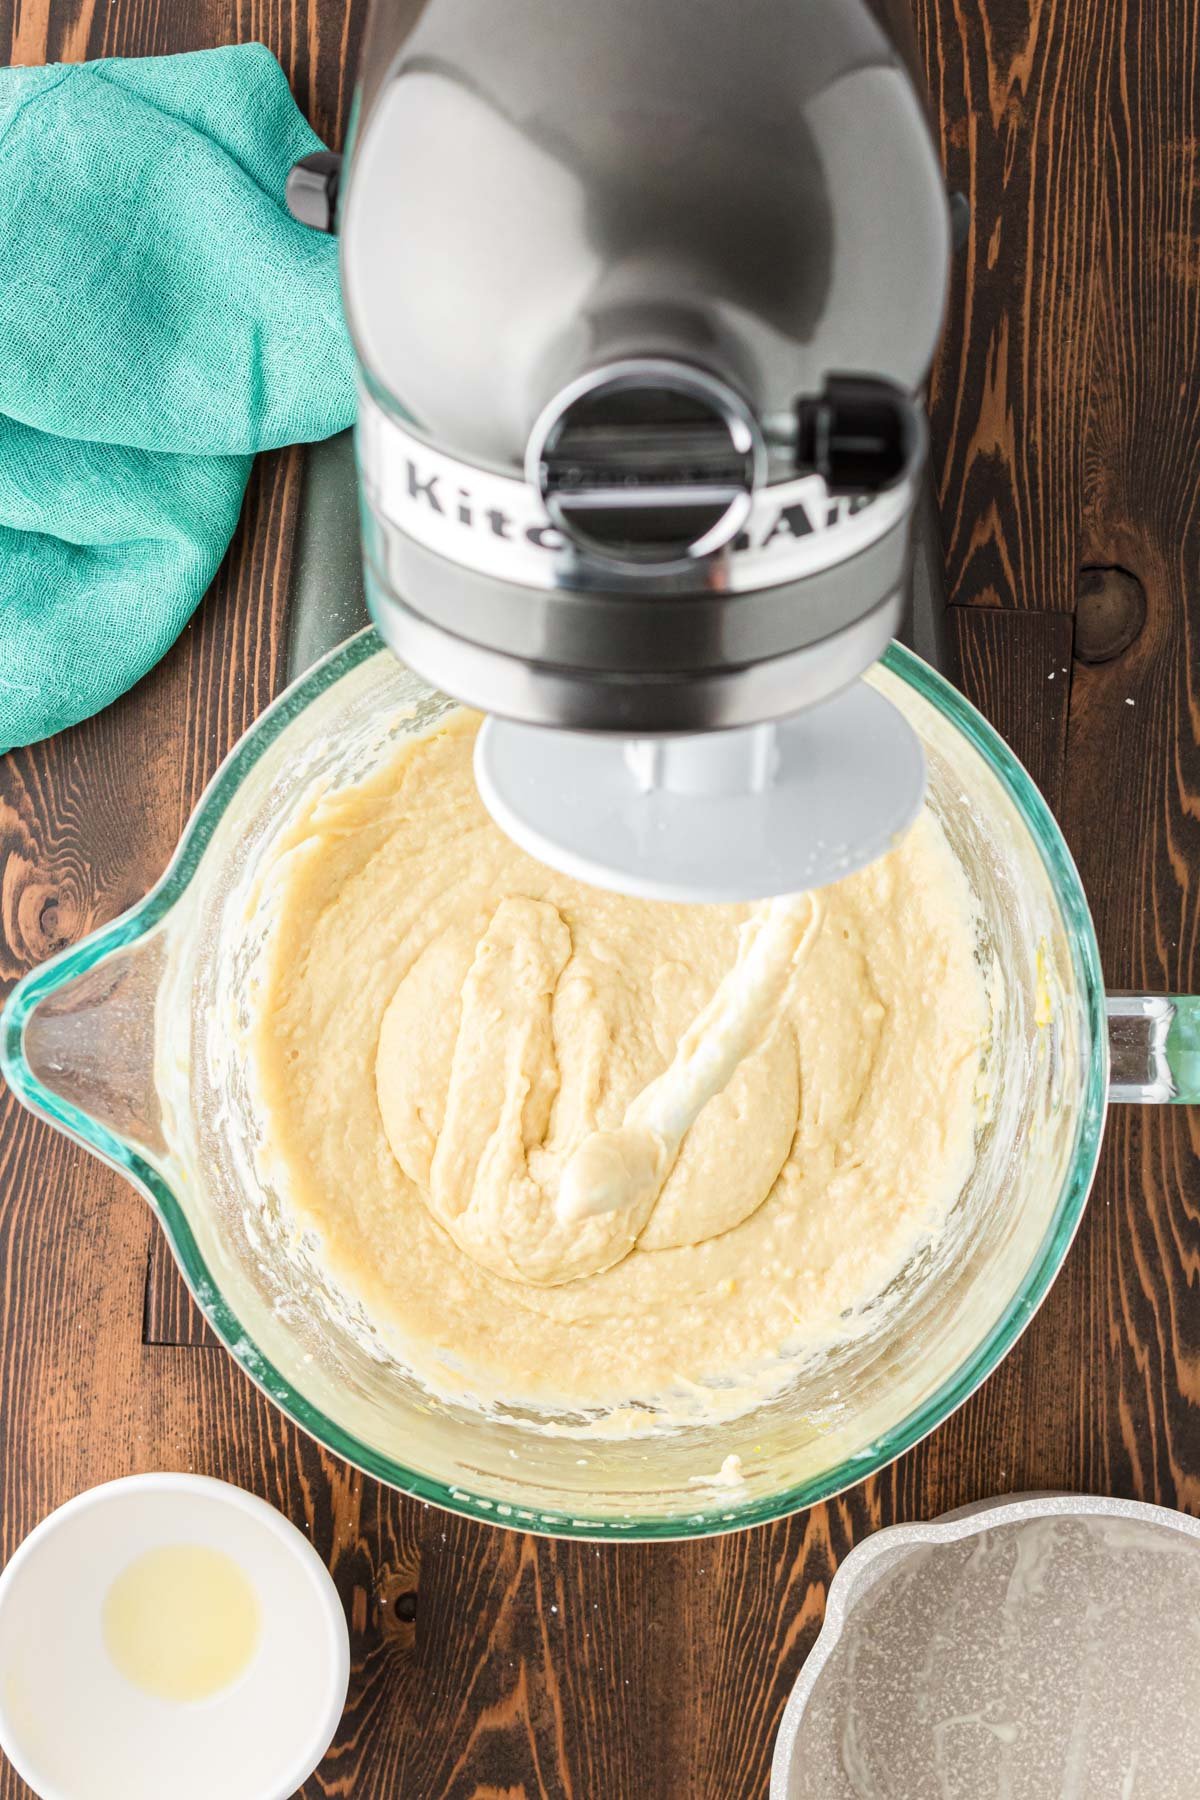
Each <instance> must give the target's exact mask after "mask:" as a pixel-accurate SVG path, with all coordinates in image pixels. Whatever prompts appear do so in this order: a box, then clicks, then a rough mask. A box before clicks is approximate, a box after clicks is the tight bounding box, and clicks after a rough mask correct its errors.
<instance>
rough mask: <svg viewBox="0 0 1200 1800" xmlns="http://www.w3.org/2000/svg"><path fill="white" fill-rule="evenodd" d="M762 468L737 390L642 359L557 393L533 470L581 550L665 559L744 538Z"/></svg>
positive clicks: (534, 444)
mask: <svg viewBox="0 0 1200 1800" xmlns="http://www.w3.org/2000/svg"><path fill="white" fill-rule="evenodd" d="M762 466H763V451H762V446H761V440H760V437H759V434H758V430H757V427H756V425H755V422H754V418H753V415H752V414H751V412H750V409H749V407H748V406H747V405H746V403H745V401H744V400H742V398H741V396H740V395H738V394H736V393H735V392H734V391H733V389H731V388H729V387H727V386H726V385H725V383H724V382H721V381H719V380H717V379H716V378H715V377H713V376H710V375H709V374H708V373H707V371H704V370H701V369H692V368H690V367H688V366H687V365H686V364H682V363H673V362H669V361H667V360H662V361H658V360H654V359H650V358H645V359H639V360H636V361H630V362H628V363H620V364H610V365H609V366H607V367H606V368H604V369H601V370H597V371H594V372H592V373H591V374H588V375H586V376H584V377H582V378H581V380H579V381H577V382H575V383H573V384H572V385H571V386H570V387H569V388H567V389H566V390H565V391H564V392H563V393H561V394H559V395H558V396H557V397H556V399H555V400H554V401H553V402H552V403H551V405H550V406H549V407H548V408H547V409H546V411H545V412H544V413H543V414H542V417H541V419H539V421H538V423H537V425H536V426H535V428H534V431H533V434H532V436H531V439H530V446H529V455H528V461H527V472H528V476H529V479H530V481H531V482H532V483H533V484H534V485H535V486H536V487H537V488H538V489H539V490H540V492H541V495H542V498H543V500H544V501H545V504H546V509H547V511H548V512H549V514H550V517H551V518H552V520H553V521H554V523H555V525H556V526H558V528H559V529H560V530H561V531H562V532H563V533H564V534H565V535H566V536H567V537H568V538H569V539H570V540H571V542H572V543H573V544H574V545H575V546H576V548H577V549H579V550H580V551H582V552H583V553H585V554H586V555H588V556H591V557H600V558H602V559H604V560H606V561H616V562H621V563H639V564H646V563H655V564H660V565H661V564H669V563H679V562H685V561H688V560H690V559H694V558H697V557H702V556H707V555H710V554H712V553H713V552H714V551H716V550H719V549H720V548H722V546H723V545H725V544H727V543H729V542H730V541H731V540H732V539H733V538H735V537H736V536H737V534H738V532H739V531H740V530H741V528H742V526H743V525H744V524H745V522H746V519H747V517H748V516H749V512H750V503H751V499H752V497H753V493H754V488H755V486H756V484H757V482H758V480H759V479H760V476H761V472H762Z"/></svg>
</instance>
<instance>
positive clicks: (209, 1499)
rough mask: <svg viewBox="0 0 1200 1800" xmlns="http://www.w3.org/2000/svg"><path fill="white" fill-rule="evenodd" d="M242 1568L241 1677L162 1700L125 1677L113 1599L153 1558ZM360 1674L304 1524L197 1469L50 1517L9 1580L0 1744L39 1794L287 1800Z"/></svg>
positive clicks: (4, 1598) (0, 1608)
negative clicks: (112, 1629) (202, 1557)
mask: <svg viewBox="0 0 1200 1800" xmlns="http://www.w3.org/2000/svg"><path fill="white" fill-rule="evenodd" d="M184 1544H186V1545H198V1546H202V1547H204V1548H206V1549H211V1550H217V1551H222V1552H224V1554H225V1555H226V1556H227V1557H230V1558H231V1559H232V1560H233V1561H234V1562H235V1563H236V1564H237V1565H238V1567H239V1568H240V1570H241V1572H242V1573H243V1575H245V1576H246V1577H247V1579H248V1581H249V1583H250V1585H251V1587H252V1588H253V1590H254V1593H255V1596H256V1598H257V1602H258V1619H259V1628H258V1636H257V1642H256V1644H255V1648H254V1650H253V1653H252V1655H251V1656H250V1659H249V1661H248V1663H247V1664H246V1665H245V1667H244V1669H243V1670H242V1671H241V1673H240V1674H239V1675H238V1676H237V1678H236V1679H235V1680H233V1681H232V1683H231V1684H230V1685H229V1686H227V1687H224V1688H222V1689H221V1690H220V1691H219V1692H216V1693H213V1694H211V1695H209V1696H208V1697H207V1698H205V1699H202V1700H193V1701H177V1700H167V1699H163V1698H159V1697H158V1696H156V1695H154V1694H151V1693H147V1692H145V1691H143V1690H142V1689H141V1688H140V1687H137V1686H135V1685H134V1684H133V1683H132V1682H131V1681H129V1680H127V1679H126V1677H125V1676H124V1675H122V1674H121V1673H120V1671H119V1670H118V1668H117V1666H116V1664H115V1663H114V1661H113V1658H112V1656H111V1655H110V1654H109V1651H108V1648H107V1646H106V1643H105V1638H104V1632H103V1626H102V1617H103V1608H104V1602H105V1597H106V1595H107V1594H108V1591H109V1589H110V1588H111V1586H112V1583H113V1581H114V1580H115V1578H116V1577H117V1576H118V1575H119V1574H120V1573H121V1572H122V1570H123V1569H125V1568H127V1567H128V1566H129V1565H130V1563H132V1562H133V1561H135V1559H136V1558H138V1557H139V1556H141V1555H142V1554H143V1553H144V1552H145V1551H147V1550H153V1549H156V1548H160V1547H166V1546H177V1545H184ZM349 1678H350V1640H349V1634H348V1632H347V1629H346V1619H345V1615H344V1613H343V1611H342V1606H341V1602H340V1600H339V1599H338V1594H337V1589H336V1588H335V1586H334V1584H333V1582H332V1580H331V1579H330V1576H329V1572H328V1570H327V1569H326V1568H325V1565H324V1563H323V1562H322V1561H321V1559H320V1557H319V1556H318V1555H317V1553H316V1551H315V1550H314V1549H313V1547H312V1545H311V1544H310V1543H309V1542H308V1541H307V1539H306V1538H304V1537H303V1536H302V1535H301V1533H300V1532H299V1531H297V1530H296V1527H295V1526H294V1525H292V1524H290V1523H289V1522H288V1520H287V1519H285V1518H283V1517H282V1515H281V1514H280V1513H278V1512H276V1511H275V1509H274V1507H271V1506H268V1505H267V1504H266V1502H265V1501H263V1500H259V1499H257V1498H256V1497H255V1496H254V1495H253V1494H246V1493H243V1492H242V1490H241V1489H240V1488H235V1487H230V1486H229V1485H228V1484H227V1483H226V1482H223V1481H211V1480H209V1479H207V1478H206V1477H204V1476H200V1475H134V1476H131V1477H129V1478H128V1479H127V1480H124V1481H112V1482H108V1483H107V1484H106V1485H104V1486H102V1487H95V1488H91V1489H89V1490H88V1491H87V1492H86V1493H83V1494H79V1495H77V1496H76V1498H75V1499H74V1500H69V1501H68V1502H67V1504H66V1505H65V1506H62V1507H60V1508H59V1509H58V1511H57V1512H54V1513H51V1514H50V1517H49V1518H47V1519H43V1521H42V1523H41V1524H40V1525H39V1526H37V1528H36V1529H35V1530H34V1531H32V1532H31V1533H30V1535H29V1536H28V1537H27V1538H26V1539H25V1541H24V1543H23V1544H21V1545H20V1547H19V1548H18V1550H17V1551H16V1553H15V1555H14V1556H13V1557H12V1558H11V1560H10V1561H9V1563H8V1565H7V1567H6V1568H5V1569H4V1572H3V1574H2V1575H0V1745H2V1746H3V1748H4V1750H5V1751H6V1752H7V1754H8V1756H9V1759H10V1760H11V1762H12V1763H13V1766H14V1767H15V1769H16V1770H17V1773H18V1774H19V1775H21V1776H22V1777H23V1778H24V1780H25V1781H26V1782H28V1784H29V1786H30V1787H31V1788H32V1789H33V1790H34V1792H35V1793H37V1794H39V1795H40V1796H41V1797H42V1800H167V1797H168V1796H169V1800H218V1797H219V1800H286V1797H287V1796H290V1795H291V1794H293V1793H294V1792H295V1790H296V1788H297V1787H299V1786H300V1784H301V1783H302V1782H303V1781H305V1780H306V1779H307V1778H308V1776H309V1775H310V1774H311V1773H312V1771H313V1770H314V1769H315V1768H316V1766H317V1764H318V1763H319V1762H320V1760H321V1758H322V1756H323V1755H324V1754H325V1751H326V1750H327V1748H328V1747H329V1744H330V1742H331V1740H332V1738H333V1734H334V1732H335V1731H336V1729H337V1725H338V1720H339V1719H340V1717H341V1714H342V1709H343V1707H344V1705H345V1701H346V1689H347V1685H348V1683H349Z"/></svg>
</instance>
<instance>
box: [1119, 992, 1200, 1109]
mask: <svg viewBox="0 0 1200 1800" xmlns="http://www.w3.org/2000/svg"><path fill="white" fill-rule="evenodd" d="M1105 1006H1106V1009H1107V1012H1108V1050H1109V1059H1110V1074H1109V1082H1108V1097H1109V1099H1110V1100H1114V1101H1126V1102H1142V1101H1152V1102H1155V1103H1158V1104H1161V1103H1162V1102H1164V1101H1168V1102H1174V1103H1176V1104H1179V1105H1197V1104H1200V996H1197V995H1194V994H1109V996H1108V998H1107V1000H1106V1001H1105Z"/></svg>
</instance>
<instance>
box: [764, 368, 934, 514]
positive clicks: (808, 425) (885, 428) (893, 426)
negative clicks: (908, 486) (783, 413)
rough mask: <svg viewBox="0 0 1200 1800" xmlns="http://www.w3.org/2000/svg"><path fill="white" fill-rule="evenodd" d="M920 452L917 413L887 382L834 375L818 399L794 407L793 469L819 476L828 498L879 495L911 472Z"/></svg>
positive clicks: (920, 428) (920, 425) (920, 423)
mask: <svg viewBox="0 0 1200 1800" xmlns="http://www.w3.org/2000/svg"><path fill="white" fill-rule="evenodd" d="M923 447H924V425H923V419H922V415H921V413H920V411H919V410H918V408H917V406H916V405H915V404H914V402H913V401H912V400H911V399H910V398H909V396H908V395H907V394H906V393H904V392H903V391H902V390H901V389H900V388H897V387H894V386H893V385H892V383H891V382H889V381H880V380H878V379H875V378H872V377H870V376H855V375H834V376H831V377H830V379H829V380H828V381H827V382H826V384H825V392H824V393H823V394H820V395H817V396H814V397H809V396H806V397H804V398H802V399H800V400H798V401H797V402H796V465H797V468H798V469H799V470H800V471H801V472H808V471H811V472H812V473H813V474H814V475H820V476H822V477H823V478H824V481H825V485H826V487H827V488H828V489H829V492H830V493H831V494H835V495H848V496H852V497H857V496H861V497H864V498H869V497H871V496H873V495H875V494H882V493H883V492H885V490H886V489H888V488H891V487H895V486H896V485H897V483H899V482H900V481H902V480H903V479H904V478H905V476H906V475H909V474H912V473H913V472H914V471H915V468H916V466H917V464H918V463H919V461H920V458H921V456H922V454H923Z"/></svg>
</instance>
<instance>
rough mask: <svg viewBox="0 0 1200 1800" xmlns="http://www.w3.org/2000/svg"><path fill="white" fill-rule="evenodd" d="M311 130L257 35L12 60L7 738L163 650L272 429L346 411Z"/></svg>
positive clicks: (1, 259) (6, 160) (0, 166)
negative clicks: (131, 52)
mask: <svg viewBox="0 0 1200 1800" xmlns="http://www.w3.org/2000/svg"><path fill="white" fill-rule="evenodd" d="M319 148H320V141H319V139H318V138H317V137H316V135H315V134H314V133H313V131H312V130H311V129H310V127H309V126H308V125H307V124H306V123H305V121H304V119H303V118H302V116H301V114H300V112H299V110H298V109H297V107H296V104H295V101H294V100H293V99H292V96H291V93H290V92H289V90H288V85H287V81H286V79H285V77H284V74H283V71H282V69H281V68H280V66H279V64H278V63H277V62H276V61H275V58H274V57H273V56H272V55H271V53H270V52H269V51H268V50H267V49H265V48H264V47H263V46H262V45H261V44H243V45H238V46H236V47H234V48H231V49H222V50H202V51H197V52H194V53H192V54H189V55H185V56H164V57H153V58H148V59H145V60H140V61H122V60H113V61H105V62H97V63H85V64H81V65H78V66H73V67H67V66H54V67H50V68H42V69H5V70H0V244H3V246H4V249H3V254H2V255H0V751H2V750H8V749H11V748H12V747H13V746H14V745H18V744H27V743H31V742H32V741H34V740H35V739H37V738H41V737H45V736H47V735H48V734H49V733H51V732H54V731H58V730H59V729H61V728H62V727H63V726H65V725H69V724H73V723H74V722H75V721H76V720H78V719H82V718H86V717H87V716H88V715H89V714H91V713H93V712H96V711H97V710H98V709H99V708H100V707H102V706H105V705H107V703H108V702H109V701H110V700H113V699H115V698H116V696H117V695H118V694H121V693H123V692H124V691H125V690H126V689H127V688H129V687H130V686H132V684H133V683H134V682H135V681H137V680H138V678H139V677H140V676H141V675H143V674H144V673H145V672H146V670H147V669H149V668H150V667H151V666H152V665H153V664H154V663H155V662H156V661H157V660H158V658H159V657H160V656H161V655H162V654H163V652H164V651H165V650H166V649H167V648H168V647H169V645H170V644H171V643H172V642H173V641H174V639H175V638H176V637H177V636H178V634H179V632H180V631H181V630H182V629H183V626H184V625H185V624H186V623H187V620H188V618H189V617H190V615H191V613H192V611H193V609H194V608H195V606H196V604H197V602H198V601H199V600H200V598H201V596H202V595H203V593H204V591H205V589H206V588H207V586H208V584H209V582H210V581H211V580H212V577H213V574H214V572H215V570H216V568H217V565H218V563H219V562H220V560H221V557H222V556H223V555H224V552H225V549H226V546H227V545H228V543H229V540H230V538H231V536H232V535H233V530H234V527H235V525H236V523H237V517H238V512H239V509H240V507H241V502H242V494H243V491H244V489H245V485H246V477H247V475H248V474H249V471H250V463H251V459H252V457H253V455H254V453H255V452H256V451H258V450H263V449H267V448H271V447H274V446H277V445H280V444H292V443H298V442H303V441H308V440H312V439H315V438H321V437H326V436H328V435H329V434H330V433H332V432H335V431H340V430H342V429H343V428H344V427H345V426H347V425H348V424H350V422H351V420H352V418H353V415H354V361H353V356H352V353H351V349H350V344H349V339H348V337H347V333H346V328H345V323H344V320H343V316H342V308H341V297H340V293H339V287H338V271H337V246H336V243H335V241H334V240H333V239H332V238H328V237H325V236H323V235H322V234H320V233H319V232H315V231H310V230H308V229H307V228H306V227H305V226H303V225H298V224H296V222H295V221H294V220H293V219H292V218H291V217H290V215H289V214H288V212H287V209H286V207H285V205H284V184H285V181H286V178H287V172H288V170H289V168H290V167H291V165H292V164H293V163H294V162H295V161H296V160H297V159H298V158H299V157H301V156H305V155H307V154H308V153H309V152H310V151H312V150H315V149H319Z"/></svg>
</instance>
